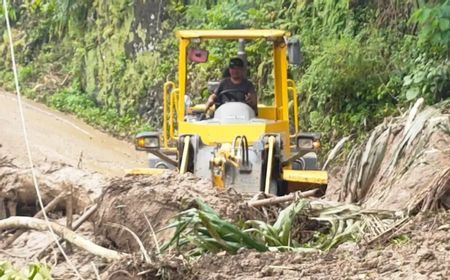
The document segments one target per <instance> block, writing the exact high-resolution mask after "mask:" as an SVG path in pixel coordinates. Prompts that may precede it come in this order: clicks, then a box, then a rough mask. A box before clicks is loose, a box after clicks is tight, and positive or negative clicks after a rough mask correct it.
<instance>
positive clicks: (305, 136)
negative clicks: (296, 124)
mask: <svg viewBox="0 0 450 280" xmlns="http://www.w3.org/2000/svg"><path fill="white" fill-rule="evenodd" d="M297 148H298V149H300V150H318V149H320V141H319V136H318V135H317V134H316V133H300V134H299V135H298V136H297Z"/></svg>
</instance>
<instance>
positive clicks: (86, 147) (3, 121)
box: [0, 90, 146, 176]
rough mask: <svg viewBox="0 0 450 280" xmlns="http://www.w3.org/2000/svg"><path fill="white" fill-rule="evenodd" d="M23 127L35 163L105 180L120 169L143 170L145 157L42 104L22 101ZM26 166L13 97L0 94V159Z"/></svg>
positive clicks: (8, 94) (126, 144) (118, 172)
mask: <svg viewBox="0 0 450 280" xmlns="http://www.w3.org/2000/svg"><path fill="white" fill-rule="evenodd" d="M23 105H24V113H25V119H26V126H27V130H28V135H29V141H30V145H31V149H32V156H33V160H34V162H35V163H38V162H41V161H44V160H46V161H52V162H62V163H66V164H70V165H73V166H79V167H81V168H82V169H87V170H89V171H96V172H99V173H102V174H105V175H109V176H120V175H123V174H124V171H123V169H126V168H133V167H145V165H146V154H145V153H142V152H140V153H138V152H136V151H135V150H134V147H133V146H132V144H129V143H127V142H125V141H120V140H117V139H115V138H113V137H111V136H109V135H107V134H106V133H102V132H99V131H98V130H96V129H94V128H92V127H91V126H89V125H86V124H85V123H83V122H82V121H80V120H77V119H76V118H74V117H72V116H69V115H66V114H63V113H61V112H57V111H54V110H51V109H49V108H47V107H45V106H43V105H42V104H38V103H36V102H32V101H29V100H23ZM1 155H8V156H9V157H14V158H16V164H18V165H23V166H27V165H28V160H27V157H26V149H25V142H24V137H23V131H22V126H21V121H20V116H19V108H18V105H17V98H16V96H15V95H13V94H10V93H6V92H4V91H2V90H0V156H1Z"/></svg>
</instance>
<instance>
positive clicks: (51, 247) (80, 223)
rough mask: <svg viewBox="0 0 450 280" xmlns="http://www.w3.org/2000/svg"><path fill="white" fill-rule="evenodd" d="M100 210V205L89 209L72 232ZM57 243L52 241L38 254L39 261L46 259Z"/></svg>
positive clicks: (61, 239) (76, 223)
mask: <svg viewBox="0 0 450 280" xmlns="http://www.w3.org/2000/svg"><path fill="white" fill-rule="evenodd" d="M97 208H98V204H94V205H93V206H92V207H91V208H89V210H87V211H86V212H84V214H83V215H81V217H79V218H78V219H77V220H76V221H75V222H74V224H73V228H72V230H73V231H75V230H77V229H78V228H79V227H80V226H81V225H82V224H83V223H84V222H85V221H86V220H87V219H89V217H91V215H92V214H93V213H94V212H95V211H97ZM54 242H55V241H54V240H52V241H51V242H50V243H49V244H48V245H47V247H45V248H44V249H43V250H41V251H40V252H39V253H37V254H36V255H35V256H36V258H37V259H38V260H39V259H41V258H42V257H44V256H45V255H46V254H47V253H48V252H49V251H50V250H52V249H53V248H55V247H56V244H53V243H54ZM58 242H64V239H63V238H60V239H59V240H58Z"/></svg>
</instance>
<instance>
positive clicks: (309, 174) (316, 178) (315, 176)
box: [282, 169, 328, 185]
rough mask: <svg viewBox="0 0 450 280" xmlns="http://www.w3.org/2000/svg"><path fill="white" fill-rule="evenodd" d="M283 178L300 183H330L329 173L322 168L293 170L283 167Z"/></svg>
mask: <svg viewBox="0 0 450 280" xmlns="http://www.w3.org/2000/svg"><path fill="white" fill-rule="evenodd" d="M282 178H283V180H285V181H290V182H299V183H312V184H321V185H325V184H327V183H328V173H327V172H326V171H322V170H291V169H283V176H282Z"/></svg>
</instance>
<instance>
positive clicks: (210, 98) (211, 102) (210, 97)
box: [205, 93, 217, 113]
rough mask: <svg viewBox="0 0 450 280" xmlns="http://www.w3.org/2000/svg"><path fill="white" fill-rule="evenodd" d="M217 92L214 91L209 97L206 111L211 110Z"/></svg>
mask: <svg viewBox="0 0 450 280" xmlns="http://www.w3.org/2000/svg"><path fill="white" fill-rule="evenodd" d="M216 96H217V95H216V94H215V93H213V94H211V95H210V96H209V97H208V101H206V108H205V113H206V112H207V111H208V110H209V108H210V107H211V106H212V105H214V102H215V101H216Z"/></svg>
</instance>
